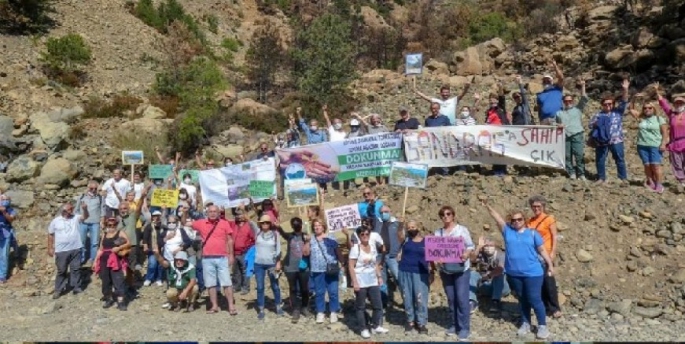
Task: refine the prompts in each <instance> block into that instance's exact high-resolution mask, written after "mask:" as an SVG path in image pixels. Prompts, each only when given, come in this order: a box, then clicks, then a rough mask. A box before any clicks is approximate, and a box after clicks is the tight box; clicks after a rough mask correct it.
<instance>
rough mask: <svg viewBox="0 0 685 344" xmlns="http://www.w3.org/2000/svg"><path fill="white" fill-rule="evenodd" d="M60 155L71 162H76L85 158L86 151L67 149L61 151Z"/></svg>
mask: <svg viewBox="0 0 685 344" xmlns="http://www.w3.org/2000/svg"><path fill="white" fill-rule="evenodd" d="M62 157H63V158H65V159H67V160H69V161H71V162H76V161H81V160H83V159H85V158H86V153H84V152H83V151H80V150H74V149H67V150H65V151H64V152H62Z"/></svg>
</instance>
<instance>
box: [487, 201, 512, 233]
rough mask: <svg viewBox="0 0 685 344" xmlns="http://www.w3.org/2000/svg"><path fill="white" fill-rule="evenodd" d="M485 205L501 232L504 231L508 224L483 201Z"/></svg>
mask: <svg viewBox="0 0 685 344" xmlns="http://www.w3.org/2000/svg"><path fill="white" fill-rule="evenodd" d="M483 205H484V206H485V208H486V209H487V210H488V212H489V213H490V216H492V218H493V219H494V220H495V222H497V227H499V230H500V231H504V227H505V226H506V225H507V222H506V221H504V218H502V216H501V215H500V214H499V213H498V212H497V211H496V210H495V209H493V208H492V207H491V206H490V205H489V204H488V203H487V202H485V201H483Z"/></svg>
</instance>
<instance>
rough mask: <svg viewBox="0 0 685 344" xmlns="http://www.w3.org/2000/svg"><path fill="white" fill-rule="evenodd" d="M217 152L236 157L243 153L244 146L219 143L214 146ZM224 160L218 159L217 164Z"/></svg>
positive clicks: (228, 156)
mask: <svg viewBox="0 0 685 344" xmlns="http://www.w3.org/2000/svg"><path fill="white" fill-rule="evenodd" d="M213 148H214V149H215V150H216V151H217V152H219V153H220V154H221V155H223V156H225V157H227V158H236V157H238V156H240V155H241V154H243V146H240V145H231V144H229V145H217V146H215V147H213ZM221 163H222V162H220V161H216V162H215V164H221Z"/></svg>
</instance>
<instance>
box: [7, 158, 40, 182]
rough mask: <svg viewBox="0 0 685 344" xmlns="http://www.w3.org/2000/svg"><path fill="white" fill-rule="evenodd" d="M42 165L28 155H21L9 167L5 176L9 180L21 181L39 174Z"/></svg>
mask: <svg viewBox="0 0 685 344" xmlns="http://www.w3.org/2000/svg"><path fill="white" fill-rule="evenodd" d="M39 172H40V165H38V163H37V162H35V161H33V159H31V158H30V157H29V156H28V155H23V156H20V157H19V158H17V159H15V160H14V161H12V163H10V165H9V166H8V167H7V174H6V176H5V178H6V179H7V181H8V182H17V183H21V182H23V181H26V180H28V179H31V178H33V177H35V176H37V175H38V173H39Z"/></svg>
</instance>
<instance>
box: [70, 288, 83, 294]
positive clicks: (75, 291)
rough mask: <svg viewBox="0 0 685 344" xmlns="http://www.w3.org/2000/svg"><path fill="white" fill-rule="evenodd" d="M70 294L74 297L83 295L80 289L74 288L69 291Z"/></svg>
mask: <svg viewBox="0 0 685 344" xmlns="http://www.w3.org/2000/svg"><path fill="white" fill-rule="evenodd" d="M71 293H72V294H74V295H78V294H81V293H83V289H81V288H75V289H74V290H72V291H71Z"/></svg>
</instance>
